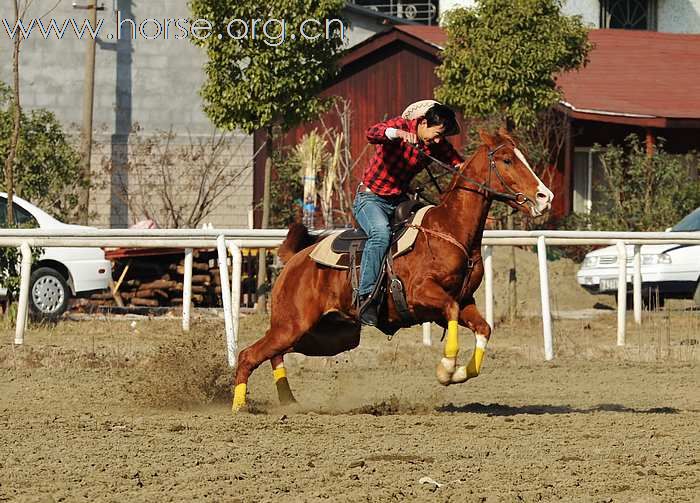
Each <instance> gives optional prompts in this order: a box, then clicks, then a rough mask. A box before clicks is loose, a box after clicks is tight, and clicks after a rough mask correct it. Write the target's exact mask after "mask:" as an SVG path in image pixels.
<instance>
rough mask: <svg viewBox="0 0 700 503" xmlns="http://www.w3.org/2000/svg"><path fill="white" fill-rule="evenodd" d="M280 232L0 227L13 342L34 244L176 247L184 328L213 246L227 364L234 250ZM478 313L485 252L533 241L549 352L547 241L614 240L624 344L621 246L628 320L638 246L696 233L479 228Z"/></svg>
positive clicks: (234, 335) (488, 268)
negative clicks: (7, 255)
mask: <svg viewBox="0 0 700 503" xmlns="http://www.w3.org/2000/svg"><path fill="white" fill-rule="evenodd" d="M286 235H287V231H286V230H280V229H266V230H262V229H201V230H200V229H152V230H134V229H95V230H87V231H85V230H83V229H80V230H74V229H65V230H50V231H49V230H42V229H21V230H19V229H17V230H14V229H13V230H8V229H2V230H0V247H10V246H12V247H19V248H20V252H21V256H22V261H21V280H20V296H19V305H18V309H17V326H16V330H15V344H23V343H24V331H25V327H26V323H27V312H28V304H29V293H30V292H29V277H30V274H31V252H30V246H40V247H52V246H55V247H139V248H183V249H184V254H185V274H184V277H185V280H184V282H185V284H184V285H183V306H182V328H183V330H184V331H187V330H189V328H190V312H191V300H190V299H191V287H192V285H191V278H192V249H194V248H216V249H217V252H218V262H219V271H220V274H221V297H222V303H223V306H224V321H225V329H226V348H227V355H228V362H229V365H230V366H235V364H236V353H237V351H238V320H239V312H240V284H241V262H242V256H241V248H242V247H245V248H276V247H278V246H279V245H280V244H281V243H282V240H283V239H284V237H285V236H286ZM482 243H483V245H484V250H483V258H484V268H485V273H484V279H485V290H486V291H485V298H486V306H485V314H486V321H487V322H488V323H489V325H491V327H493V325H494V310H493V298H494V292H493V257H492V250H491V247H492V246H522V245H533V246H536V247H537V255H538V263H539V279H540V292H541V300H542V327H543V328H542V330H543V337H544V355H545V359H546V360H551V359H553V358H554V343H553V339H552V318H551V313H550V305H549V278H548V272H547V259H546V257H547V246H548V245H566V246H576V245H616V246H617V250H618V255H619V258H618V264H619V268H620V269H619V279H618V299H619V301H618V325H617V344H618V345H619V346H623V345H624V344H625V316H626V297H627V295H626V294H627V281H626V264H627V260H626V251H625V245H626V244H632V245H635V246H634V258H633V264H634V273H633V282H632V284H633V299H634V318H635V321H636V322H637V323H641V303H642V295H641V285H642V281H641V258H640V245H643V244H665V243H678V244H698V245H700V235H698V234H697V233H692V232H673V233H669V232H593V231H580V232H579V231H486V232H485V233H484V239H483V242H482ZM227 251H228V252H229V253H230V254H231V256H232V261H231V265H232V268H231V269H232V270H231V283H230V284H229V280H228V278H229V273H228V262H227ZM423 343H424V344H426V345H430V343H431V340H430V327H429V324H425V325H424V327H423Z"/></svg>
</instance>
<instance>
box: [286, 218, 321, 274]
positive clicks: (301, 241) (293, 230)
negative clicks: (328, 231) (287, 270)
mask: <svg viewBox="0 0 700 503" xmlns="http://www.w3.org/2000/svg"><path fill="white" fill-rule="evenodd" d="M317 240H318V238H317V237H316V236H312V235H310V234H309V230H308V229H307V228H306V226H305V225H304V224H300V223H294V224H291V225H290V226H289V232H287V237H286V238H284V241H283V242H282V244H281V245H280V247H279V250H277V256H278V257H279V258H280V260H282V263H284V264H286V263H287V262H288V261H289V259H290V258H292V256H293V255H294V254H295V253H297V252H299V251H301V250H303V249H304V248H306V247H307V246H310V245H312V244H314V243H315V242H316V241H317Z"/></svg>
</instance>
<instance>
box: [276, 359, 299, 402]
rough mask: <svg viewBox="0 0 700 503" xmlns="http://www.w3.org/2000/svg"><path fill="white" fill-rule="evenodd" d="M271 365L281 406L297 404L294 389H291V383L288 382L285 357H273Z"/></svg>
mask: <svg viewBox="0 0 700 503" xmlns="http://www.w3.org/2000/svg"><path fill="white" fill-rule="evenodd" d="M270 364H271V365H272V377H273V378H274V379H275V386H276V387H277V396H278V397H279V399H280V404H282V405H288V404H290V403H295V402H296V400H295V399H294V395H293V394H292V389H291V388H290V387H289V381H288V380H287V371H286V370H285V368H284V355H277V356H273V357H272V358H271V359H270Z"/></svg>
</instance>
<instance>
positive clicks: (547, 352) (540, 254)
mask: <svg viewBox="0 0 700 503" xmlns="http://www.w3.org/2000/svg"><path fill="white" fill-rule="evenodd" d="M537 260H538V262H539V266H540V267H539V269H540V299H541V300H542V332H543V335H544V359H545V360H547V361H549V360H553V359H554V344H553V342H552V315H551V312H550V309H549V273H548V270H547V245H546V243H545V240H544V236H540V237H538V238H537Z"/></svg>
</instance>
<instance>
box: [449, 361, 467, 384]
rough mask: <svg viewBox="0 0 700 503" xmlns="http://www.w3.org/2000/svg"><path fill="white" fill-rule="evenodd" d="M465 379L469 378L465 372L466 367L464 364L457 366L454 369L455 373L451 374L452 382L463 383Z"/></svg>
mask: <svg viewBox="0 0 700 503" xmlns="http://www.w3.org/2000/svg"><path fill="white" fill-rule="evenodd" d="M467 379H469V375H468V374H467V367H466V366H464V365H462V366H461V367H459V368H458V369H457V370H455V373H454V374H452V384H459V383H463V382H465V381H466V380H467Z"/></svg>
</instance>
